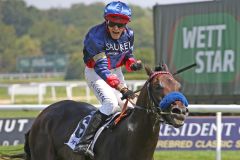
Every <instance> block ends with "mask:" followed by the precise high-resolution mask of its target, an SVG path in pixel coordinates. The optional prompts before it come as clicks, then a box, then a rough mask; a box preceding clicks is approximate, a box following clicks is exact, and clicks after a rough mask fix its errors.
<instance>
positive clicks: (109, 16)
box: [104, 1, 132, 24]
mask: <svg viewBox="0 0 240 160" xmlns="http://www.w3.org/2000/svg"><path fill="white" fill-rule="evenodd" d="M131 16H132V10H131V8H130V7H129V6H128V5H127V4H125V3H123V2H120V1H114V2H111V3H109V4H107V5H106V7H105V9H104V18H105V20H109V21H112V22H115V23H123V24H127V23H128V22H129V21H130V20H131Z"/></svg>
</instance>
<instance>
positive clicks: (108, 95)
mask: <svg viewBox="0 0 240 160" xmlns="http://www.w3.org/2000/svg"><path fill="white" fill-rule="evenodd" d="M111 72H112V74H115V75H116V76H117V77H118V78H119V80H120V82H121V83H122V84H124V85H125V86H126V83H125V81H124V77H123V73H122V69H121V67H119V68H116V69H112V70H111ZM85 78H86V81H87V84H88V86H89V88H91V89H92V90H93V92H94V94H95V96H96V97H97V99H98V100H99V102H100V103H101V107H100V108H99V110H100V112H102V113H103V114H106V115H110V114H113V113H116V112H117V111H121V108H122V107H123V105H124V102H125V100H124V101H123V100H121V97H122V94H121V93H120V92H119V91H117V90H116V89H114V88H112V87H110V86H109V85H108V84H107V83H106V82H105V81H104V80H103V79H102V78H101V77H99V76H98V74H97V73H96V72H95V71H94V69H93V68H88V67H86V68H85ZM119 106H120V107H119ZM128 106H129V107H132V105H131V104H130V103H128Z"/></svg>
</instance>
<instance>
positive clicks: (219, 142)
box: [216, 112, 222, 160]
mask: <svg viewBox="0 0 240 160" xmlns="http://www.w3.org/2000/svg"><path fill="white" fill-rule="evenodd" d="M216 123H217V133H216V140H217V147H216V160H221V147H222V112H217V114H216Z"/></svg>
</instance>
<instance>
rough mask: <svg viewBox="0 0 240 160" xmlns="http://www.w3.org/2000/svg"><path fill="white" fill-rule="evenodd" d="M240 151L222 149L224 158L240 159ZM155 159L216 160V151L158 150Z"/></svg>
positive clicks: (229, 159)
mask: <svg viewBox="0 0 240 160" xmlns="http://www.w3.org/2000/svg"><path fill="white" fill-rule="evenodd" d="M239 154H240V151H222V153H221V156H222V160H239V159H240V158H239V157H240V156H239ZM154 157H155V159H154V160H215V159H216V152H215V151H158V152H155V154H154Z"/></svg>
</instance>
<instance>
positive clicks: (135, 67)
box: [130, 61, 143, 71]
mask: <svg viewBox="0 0 240 160" xmlns="http://www.w3.org/2000/svg"><path fill="white" fill-rule="evenodd" d="M130 68H131V70H133V71H138V70H141V69H142V68H143V66H142V62H141V61H137V62H135V63H133V64H132V65H131V66H130Z"/></svg>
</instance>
